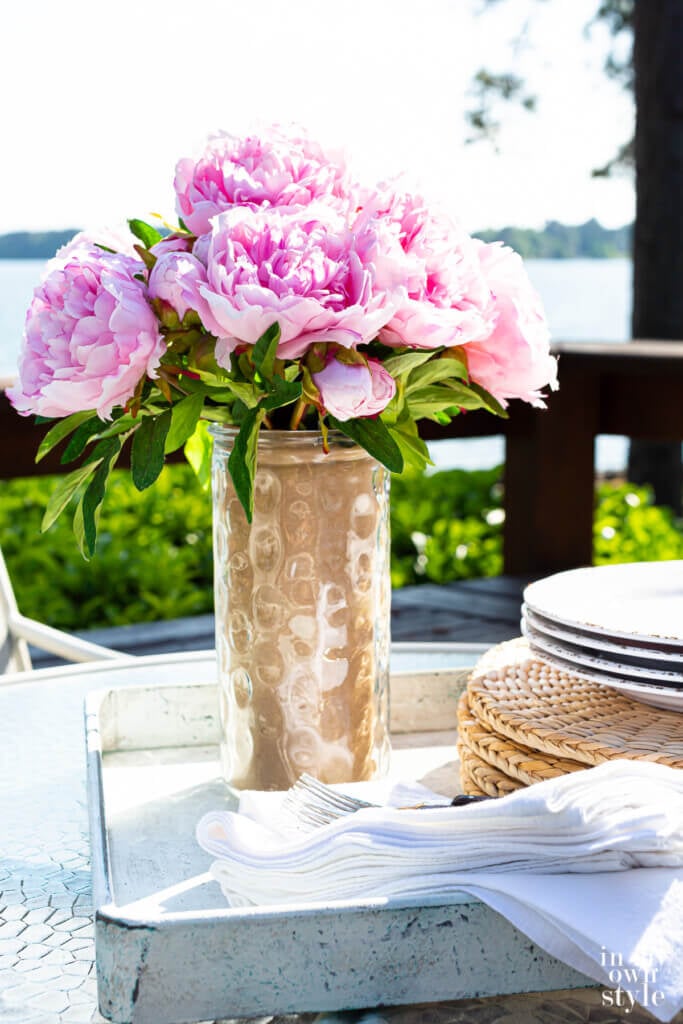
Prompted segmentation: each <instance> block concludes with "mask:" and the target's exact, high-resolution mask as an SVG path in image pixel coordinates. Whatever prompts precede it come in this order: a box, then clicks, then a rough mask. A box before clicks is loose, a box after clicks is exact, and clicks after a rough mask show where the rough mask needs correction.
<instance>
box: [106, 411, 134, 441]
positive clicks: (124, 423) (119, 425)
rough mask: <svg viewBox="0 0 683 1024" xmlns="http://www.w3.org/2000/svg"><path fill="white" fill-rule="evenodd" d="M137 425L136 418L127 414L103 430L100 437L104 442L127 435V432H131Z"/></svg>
mask: <svg viewBox="0 0 683 1024" xmlns="http://www.w3.org/2000/svg"><path fill="white" fill-rule="evenodd" d="M136 423H137V419H136V417H135V416H131V415H130V414H129V413H125V414H124V415H123V416H120V417H119V419H117V420H114V422H113V423H110V424H109V426H108V427H105V428H104V430H101V431H100V433H99V437H100V438H101V439H102V440H104V439H105V438H107V437H116V435H117V434H125V432H126V431H127V430H131V429H132V428H133V427H134V426H135V425H136Z"/></svg>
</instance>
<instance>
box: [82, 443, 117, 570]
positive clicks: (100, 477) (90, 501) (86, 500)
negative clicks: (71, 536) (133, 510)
mask: <svg viewBox="0 0 683 1024" xmlns="http://www.w3.org/2000/svg"><path fill="white" fill-rule="evenodd" d="M101 451H102V458H101V459H100V461H99V463H98V465H97V469H96V470H95V472H94V474H93V478H92V480H91V481H90V483H89V484H88V486H87V488H86V491H85V494H84V495H83V498H82V499H81V502H80V508H81V510H82V515H83V541H84V543H83V545H82V547H81V550H82V551H83V550H84V549H85V551H86V552H87V553H88V554H89V555H91V556H92V555H94V554H95V543H96V541H97V520H98V518H99V508H100V505H101V504H102V500H103V498H104V494H105V491H106V489H107V481H108V479H109V474H110V472H111V470H112V468H113V465H114V463H115V462H116V459H117V458H118V455H119V452H120V451H121V439H120V438H119V437H111V438H109V439H108V440H107V441H105V442H103V444H102V447H101Z"/></svg>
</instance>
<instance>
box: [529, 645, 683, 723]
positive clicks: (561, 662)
mask: <svg viewBox="0 0 683 1024" xmlns="http://www.w3.org/2000/svg"><path fill="white" fill-rule="evenodd" d="M529 647H530V648H531V651H532V653H533V654H534V656H535V657H537V658H539V659H540V660H541V661H545V662H547V664H548V665H552V666H554V667H555V668H559V669H561V670H562V671H564V672H571V674H572V675H573V676H578V677H579V679H587V680H589V682H592V683H600V684H602V685H604V686H609V687H611V688H612V689H613V690H619V691H621V693H623V694H625V695H626V696H627V697H630V698H631V699H632V700H638V701H640V703H641V704H649V705H650V707H654V708H663V709H665V710H666V711H679V712H681V713H683V690H676V689H674V688H673V687H668V686H646V685H644V684H642V683H636V682H631V680H628V679H619V678H618V677H617V676H611V675H608V674H605V673H602V672H596V671H593V670H590V671H589V670H588V669H583V668H581V667H580V666H578V665H575V664H574V663H573V662H571V661H568V660H567V659H565V658H558V657H556V656H555V655H554V654H548V653H547V652H545V651H541V650H540V649H539V648H537V647H536V646H535V644H534V643H532V641H531V640H529Z"/></svg>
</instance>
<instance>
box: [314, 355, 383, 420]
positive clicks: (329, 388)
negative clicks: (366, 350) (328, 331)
mask: <svg viewBox="0 0 683 1024" xmlns="http://www.w3.org/2000/svg"><path fill="white" fill-rule="evenodd" d="M312 377H313V382H314V384H315V386H316V387H317V389H318V391H319V392H320V397H321V399H322V403H323V405H324V406H325V409H326V410H327V412H330V413H332V415H333V416H336V417H337V419H338V420H350V419H353V418H355V417H356V416H376V415H377V414H378V413H380V412H382V410H383V409H386V407H387V405H388V404H389V402H390V401H391V399H392V398H393V397H394V395H395V394H396V382H395V380H394V378H393V377H392V376H391V374H390V373H388V372H387V370H385V369H384V367H383V366H382V364H381V363H380V362H379V360H377V359H368V361H367V366H365V365H364V364H363V363H340V362H338V360H336V359H330V360H329V361H328V363H327V364H326V365H325V366H324V367H323V369H322V370H320V371H319V372H318V373H314V374H312Z"/></svg>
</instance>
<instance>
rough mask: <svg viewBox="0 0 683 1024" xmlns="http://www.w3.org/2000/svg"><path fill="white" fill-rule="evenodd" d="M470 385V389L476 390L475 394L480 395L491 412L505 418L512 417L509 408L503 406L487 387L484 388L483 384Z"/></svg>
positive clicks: (485, 406) (483, 403)
mask: <svg viewBox="0 0 683 1024" xmlns="http://www.w3.org/2000/svg"><path fill="white" fill-rule="evenodd" d="M469 386H470V389H471V390H472V391H474V392H475V394H477V395H479V397H480V398H481V401H482V405H483V406H484V408H485V409H488V410H489V412H492V413H494V414H495V415H496V416H502V418H503V419H504V420H507V419H509V418H510V417H509V415H508V412H507V409H505V408H504V406H502V405H501V404H500V402H499V401H498V400H497V399H496V398H494V397H493V395H492V394H490V393H489V392H488V391H486V389H485V388H483V387H482V386H481V384H474V383H471V384H470V385H469Z"/></svg>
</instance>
